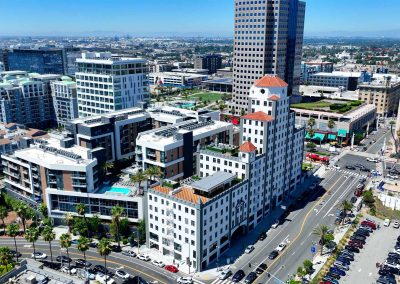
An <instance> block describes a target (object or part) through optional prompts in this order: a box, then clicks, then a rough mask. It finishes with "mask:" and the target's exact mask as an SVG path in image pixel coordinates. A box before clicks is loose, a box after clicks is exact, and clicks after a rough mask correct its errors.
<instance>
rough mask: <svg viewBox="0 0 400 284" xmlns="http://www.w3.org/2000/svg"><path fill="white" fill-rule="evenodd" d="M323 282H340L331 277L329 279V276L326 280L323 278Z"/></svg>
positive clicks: (335, 283)
mask: <svg viewBox="0 0 400 284" xmlns="http://www.w3.org/2000/svg"><path fill="white" fill-rule="evenodd" d="M322 280H324V281H329V282H330V283H332V284H339V281H337V280H336V279H333V278H331V277H327V276H325V277H324V278H322Z"/></svg>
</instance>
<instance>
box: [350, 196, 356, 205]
mask: <svg viewBox="0 0 400 284" xmlns="http://www.w3.org/2000/svg"><path fill="white" fill-rule="evenodd" d="M350 202H351V203H353V204H354V203H356V202H357V197H356V196H353V197H352V198H350Z"/></svg>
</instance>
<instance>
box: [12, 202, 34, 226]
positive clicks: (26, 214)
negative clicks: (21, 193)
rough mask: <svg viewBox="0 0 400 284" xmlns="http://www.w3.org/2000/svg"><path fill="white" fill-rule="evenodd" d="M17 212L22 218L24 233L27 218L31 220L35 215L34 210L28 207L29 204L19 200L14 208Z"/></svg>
mask: <svg viewBox="0 0 400 284" xmlns="http://www.w3.org/2000/svg"><path fill="white" fill-rule="evenodd" d="M14 211H15V213H16V214H17V216H18V217H19V218H20V219H21V222H22V226H23V228H24V233H25V232H26V220H29V219H31V218H32V216H33V212H32V210H31V209H30V208H29V207H28V205H26V204H24V203H22V202H19V203H17V204H16V208H14Z"/></svg>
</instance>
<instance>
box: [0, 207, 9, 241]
mask: <svg viewBox="0 0 400 284" xmlns="http://www.w3.org/2000/svg"><path fill="white" fill-rule="evenodd" d="M7 216H8V210H7V208H6V207H5V206H0V219H1V221H2V222H3V230H4V235H5V234H6V223H5V221H4V219H6V218H7Z"/></svg>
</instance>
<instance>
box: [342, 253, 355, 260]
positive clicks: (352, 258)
mask: <svg viewBox="0 0 400 284" xmlns="http://www.w3.org/2000/svg"><path fill="white" fill-rule="evenodd" d="M339 257H344V258H347V259H348V260H350V261H354V256H352V255H349V254H345V253H341V254H339Z"/></svg>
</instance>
